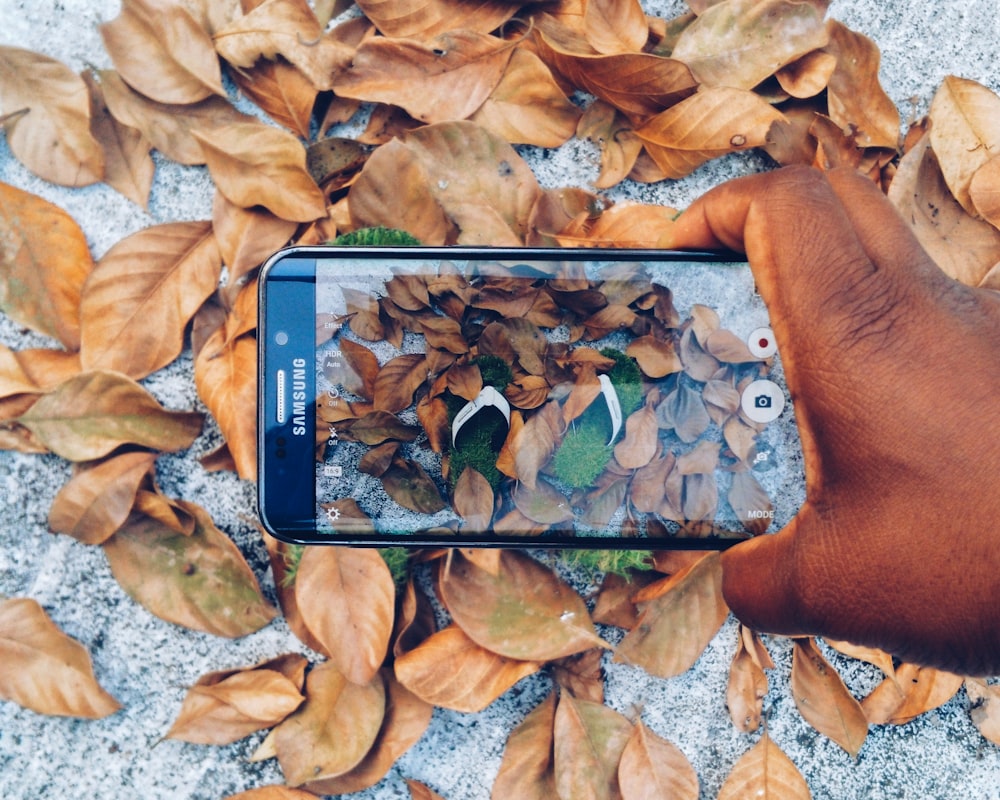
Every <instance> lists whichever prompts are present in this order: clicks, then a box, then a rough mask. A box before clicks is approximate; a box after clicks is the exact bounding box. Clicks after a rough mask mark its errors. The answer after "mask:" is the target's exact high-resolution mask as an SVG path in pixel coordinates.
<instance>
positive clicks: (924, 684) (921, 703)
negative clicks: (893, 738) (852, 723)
mask: <svg viewBox="0 0 1000 800" xmlns="http://www.w3.org/2000/svg"><path fill="white" fill-rule="evenodd" d="M962 680H963V678H962V676H961V675H954V674H952V673H951V672H943V671H942V670H937V669H932V668H930V667H918V666H916V665H915V664H909V663H903V664H900V665H899V666H898V667H897V668H896V673H895V675H894V676H892V677H889V678H886V679H885V680H883V681H882V683H880V684H879V685H878V686H876V687H875V689H874V690H872V692H871V694H869V695H868V696H867V697H866V698H865V699H864V700H862V701H861V707H862V708H863V709H864V712H865V715H866V716H867V718H868V721H869V722H870V723H871V724H872V725H885V724H886V723H889V724H892V725H905V724H906V723H907V722H910V721H911V720H913V719H915V718H916V717H919V716H920V715H921V714H923V713H925V712H927V711H930V710H931V709H934V708H937V707H938V706H940V705H944V704H945V703H947V702H948V701H949V700H950V699H951V698H952V697H954V696H955V693H956V692H957V691H958V690H959V689H960V688H961V686H962Z"/></svg>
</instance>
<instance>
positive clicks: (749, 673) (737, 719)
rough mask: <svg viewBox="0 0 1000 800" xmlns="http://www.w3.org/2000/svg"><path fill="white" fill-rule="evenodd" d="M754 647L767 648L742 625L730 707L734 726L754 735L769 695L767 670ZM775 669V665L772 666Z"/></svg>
mask: <svg viewBox="0 0 1000 800" xmlns="http://www.w3.org/2000/svg"><path fill="white" fill-rule="evenodd" d="M748 638H749V639H750V640H751V642H750V644H751V646H750V647H748V646H747V639H748ZM754 645H757V646H759V647H761V648H763V645H761V644H760V643H759V641H757V640H756V634H754V633H753V631H751V630H749V629H748V628H745V627H744V626H743V625H740V639H739V644H738V645H737V647H736V655H734V656H733V661H732V663H731V664H730V665H729V684H728V686H727V688H726V706H727V707H728V708H729V716H730V718H731V719H732V720H733V725H735V726H736V728H737V730H740V731H742V732H743V733H752V732H753V731H755V730H757V729H758V728H759V727H760V722H761V716H762V714H763V706H764V697H765V695H766V694H767V676H766V675H765V674H764V667H763V666H762V665H761V663H760V659H759V658H758V655H757V650H756V647H754ZM764 652H765V653H766V652H767V651H766V650H765V651H764ZM769 658H770V657H769ZM773 666H774V664H773V663H771V667H773Z"/></svg>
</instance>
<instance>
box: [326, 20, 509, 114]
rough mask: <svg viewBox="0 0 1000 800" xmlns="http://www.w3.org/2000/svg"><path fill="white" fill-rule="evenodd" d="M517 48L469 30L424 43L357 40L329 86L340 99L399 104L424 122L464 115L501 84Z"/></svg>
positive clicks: (398, 40)
mask: <svg viewBox="0 0 1000 800" xmlns="http://www.w3.org/2000/svg"><path fill="white" fill-rule="evenodd" d="M515 46H516V41H507V40H505V39H500V38H498V37H496V36H489V35H487V34H481V33H476V32H474V31H468V30H455V31H450V32H448V33H444V34H441V35H440V36H437V37H435V38H434V39H431V40H428V41H427V42H426V43H425V42H419V41H413V40H408V39H389V38H386V37H377V38H373V39H369V40H368V41H366V42H363V43H362V44H361V46H360V47H359V48H358V51H357V53H356V54H355V55H354V58H353V60H352V62H351V66H350V67H349V68H348V69H346V70H344V71H342V72H341V73H340V74H339V75H338V76H337V78H336V80H335V81H334V85H333V88H334V90H335V91H336V93H337V94H338V95H340V96H343V97H353V98H356V99H358V100H366V101H368V102H380V103H390V104H392V105H396V106H400V107H401V108H404V109H405V110H406V111H407V113H408V114H410V116H412V117H413V118H415V119H418V120H420V121H422V122H427V123H434V122H447V121H450V120H460V119H466V118H467V117H469V116H470V115H471V114H472V113H473V112H474V111H475V110H476V109H477V108H479V107H480V106H481V105H482V104H483V102H484V101H485V100H486V98H487V97H489V95H490V93H491V92H492V91H493V89H494V87H496V86H497V84H498V83H500V79H501V77H502V76H503V74H504V70H505V69H506V68H507V62H508V61H510V57H511V53H512V52H513V48H514V47H515Z"/></svg>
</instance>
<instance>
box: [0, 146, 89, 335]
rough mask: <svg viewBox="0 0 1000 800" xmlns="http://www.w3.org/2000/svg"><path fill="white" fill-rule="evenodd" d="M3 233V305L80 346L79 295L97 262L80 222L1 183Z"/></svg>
mask: <svg viewBox="0 0 1000 800" xmlns="http://www.w3.org/2000/svg"><path fill="white" fill-rule="evenodd" d="M9 136H10V134H9V133H8V137H9ZM8 141H9V138H8ZM0 233H2V239H0V242H2V244H0V310H2V311H3V312H4V313H5V314H7V315H8V316H10V318H11V319H13V320H14V321H16V322H19V323H21V324H22V325H27V326H28V327H30V328H32V329H33V330H36V331H39V332H40V333H44V334H46V335H48V336H52V337H54V338H56V339H58V340H59V341H60V342H62V343H63V344H64V345H65V346H66V347H68V348H69V349H71V350H76V349H77V348H79V346H80V311H79V305H80V294H81V292H82V289H83V285H84V282H85V281H86V279H87V275H89V274H90V271H91V270H92V269H93V266H94V262H93V260H92V259H91V257H90V250H89V249H88V248H87V239H86V237H85V236H84V235H83V231H81V230H80V226H79V225H77V224H76V222H74V221H73V219H72V218H71V217H70V216H69V215H68V214H67V213H66V212H65V211H63V210H62V209H60V208H58V207H57V206H54V205H52V204H51V203H49V202H48V201H46V200H43V199H42V198H40V197H38V196H36V195H33V194H31V193H29V192H24V191H21V190H20V189H17V188H15V187H13V186H10V185H8V184H6V183H0Z"/></svg>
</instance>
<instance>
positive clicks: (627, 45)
mask: <svg viewBox="0 0 1000 800" xmlns="http://www.w3.org/2000/svg"><path fill="white" fill-rule="evenodd" d="M583 26H584V32H585V34H586V36H587V41H588V42H590V44H591V45H592V46H593V48H594V49H595V50H597V52H599V53H606V54H611V53H637V52H640V51H641V50H642V49H643V48H644V47H645V46H646V39H648V38H649V24H648V23H647V22H646V14H645V12H644V11H643V10H642V6H641V5H640V4H639V1H638V0H589V2H587V3H584V6H583Z"/></svg>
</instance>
